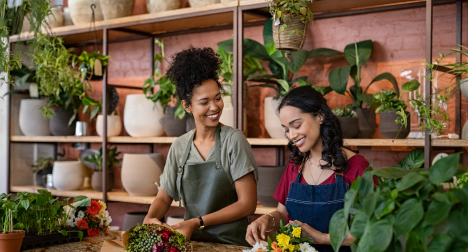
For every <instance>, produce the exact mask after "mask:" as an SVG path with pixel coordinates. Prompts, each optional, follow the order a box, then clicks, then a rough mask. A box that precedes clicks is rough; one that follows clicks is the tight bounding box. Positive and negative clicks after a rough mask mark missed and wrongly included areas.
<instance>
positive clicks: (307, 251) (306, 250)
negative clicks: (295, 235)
mask: <svg viewBox="0 0 468 252" xmlns="http://www.w3.org/2000/svg"><path fill="white" fill-rule="evenodd" d="M299 250H300V251H301V252H317V250H316V249H315V248H314V247H312V246H310V244H309V243H307V242H304V243H302V244H300V245H299Z"/></svg>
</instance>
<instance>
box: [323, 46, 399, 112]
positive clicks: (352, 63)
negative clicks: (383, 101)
mask: <svg viewBox="0 0 468 252" xmlns="http://www.w3.org/2000/svg"><path fill="white" fill-rule="evenodd" d="M372 47H373V42H372V40H365V41H361V42H357V43H352V44H349V45H347V46H346V47H345V49H344V52H343V55H344V57H345V59H346V61H347V62H348V64H349V65H348V66H345V67H339V68H336V69H333V70H332V71H331V72H330V74H329V75H328V81H329V82H330V87H331V88H332V89H333V90H334V91H335V92H337V93H338V94H342V95H344V94H346V93H347V94H348V95H349V96H350V97H351V99H352V101H353V106H354V107H355V108H361V107H362V104H363V103H366V104H367V105H369V106H370V107H371V108H375V107H377V106H378V104H377V103H376V100H375V99H374V96H373V95H372V94H368V93H367V91H368V90H369V88H370V87H371V86H372V84H374V83H375V82H378V81H381V80H388V81H389V82H390V83H392V85H393V89H394V90H395V93H396V95H397V96H399V95H400V93H399V90H398V83H397V81H396V78H395V76H393V75H392V74H391V73H382V74H379V75H378V76H377V77H375V78H374V79H373V80H372V81H371V82H370V83H369V85H367V87H366V88H365V89H363V88H362V86H361V68H362V66H363V65H364V64H365V63H366V62H367V61H368V60H369V58H370V56H371V54H372ZM349 77H351V79H352V80H353V82H354V85H352V86H351V87H350V88H349V91H347V90H346V88H347V86H348V79H349Z"/></svg>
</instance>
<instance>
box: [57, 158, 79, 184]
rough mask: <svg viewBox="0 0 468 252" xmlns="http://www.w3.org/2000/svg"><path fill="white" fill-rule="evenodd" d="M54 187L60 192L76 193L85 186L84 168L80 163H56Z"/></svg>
mask: <svg viewBox="0 0 468 252" xmlns="http://www.w3.org/2000/svg"><path fill="white" fill-rule="evenodd" d="M52 174H53V179H52V181H53V183H54V187H55V188H56V189H57V190H59V191H74V190H78V189H80V187H81V186H82V185H83V166H82V165H81V162H79V161H55V162H54V169H53V172H52Z"/></svg>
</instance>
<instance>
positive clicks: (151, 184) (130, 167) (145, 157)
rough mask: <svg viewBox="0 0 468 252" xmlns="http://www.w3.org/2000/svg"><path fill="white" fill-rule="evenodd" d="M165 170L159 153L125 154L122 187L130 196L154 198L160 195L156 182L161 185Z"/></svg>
mask: <svg viewBox="0 0 468 252" xmlns="http://www.w3.org/2000/svg"><path fill="white" fill-rule="evenodd" d="M163 169H164V161H163V156H162V155H161V154H159V153H151V154H124V156H123V162H122V185H123V187H124V188H125V191H127V192H128V193H129V194H130V196H154V195H156V194H157V193H158V187H157V186H156V184H155V182H156V183H158V184H160V182H159V177H160V176H161V174H162V173H163Z"/></svg>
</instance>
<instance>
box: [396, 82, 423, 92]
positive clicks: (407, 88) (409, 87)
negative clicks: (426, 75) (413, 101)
mask: <svg viewBox="0 0 468 252" xmlns="http://www.w3.org/2000/svg"><path fill="white" fill-rule="evenodd" d="M419 86H421V84H419V82H418V81H417V80H415V79H413V80H410V81H408V82H406V83H405V84H403V86H401V91H402V92H403V93H405V92H413V91H415V90H417V89H418V88H419Z"/></svg>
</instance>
